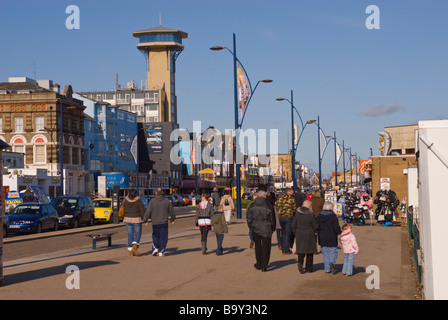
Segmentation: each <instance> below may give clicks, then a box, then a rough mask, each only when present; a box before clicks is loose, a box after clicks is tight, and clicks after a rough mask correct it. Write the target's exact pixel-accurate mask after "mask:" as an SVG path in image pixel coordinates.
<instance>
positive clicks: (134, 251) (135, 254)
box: [132, 243, 140, 256]
mask: <svg viewBox="0 0 448 320" xmlns="http://www.w3.org/2000/svg"><path fill="white" fill-rule="evenodd" d="M138 247H139V245H138V244H137V243H133V244H132V252H133V253H134V254H133V255H134V256H139V255H140V252H138V251H137V249H138Z"/></svg>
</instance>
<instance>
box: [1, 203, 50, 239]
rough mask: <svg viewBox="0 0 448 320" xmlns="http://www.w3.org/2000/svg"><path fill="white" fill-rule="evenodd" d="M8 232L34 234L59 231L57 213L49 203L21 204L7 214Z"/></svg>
mask: <svg viewBox="0 0 448 320" xmlns="http://www.w3.org/2000/svg"><path fill="white" fill-rule="evenodd" d="M8 219H9V232H36V233H40V232H42V230H44V229H53V230H58V229H59V217H58V213H57V211H56V210H55V209H54V208H53V206H52V205H51V204H49V203H23V204H19V205H17V207H15V208H14V209H13V210H12V211H11V212H9V213H8Z"/></svg>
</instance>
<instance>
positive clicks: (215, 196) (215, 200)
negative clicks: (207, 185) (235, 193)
mask: <svg viewBox="0 0 448 320" xmlns="http://www.w3.org/2000/svg"><path fill="white" fill-rule="evenodd" d="M210 197H211V198H212V204H213V206H214V207H216V206H217V205H218V204H220V203H221V197H220V196H219V192H218V188H216V187H214V188H213V191H212V194H211V195H210Z"/></svg>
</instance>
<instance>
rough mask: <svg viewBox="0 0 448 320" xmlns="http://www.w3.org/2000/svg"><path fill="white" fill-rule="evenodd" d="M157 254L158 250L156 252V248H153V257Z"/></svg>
mask: <svg viewBox="0 0 448 320" xmlns="http://www.w3.org/2000/svg"><path fill="white" fill-rule="evenodd" d="M158 253H159V250H157V248H154V250H153V251H152V255H153V256H154V257H155V256H156V255H157V254H158Z"/></svg>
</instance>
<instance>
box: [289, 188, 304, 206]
mask: <svg viewBox="0 0 448 320" xmlns="http://www.w3.org/2000/svg"><path fill="white" fill-rule="evenodd" d="M292 196H293V197H294V200H295V201H296V208H300V207H301V206H302V204H303V200H304V198H305V197H304V196H303V194H302V192H300V189H299V188H297V189H296V190H295V191H294V193H293V195H292Z"/></svg>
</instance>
